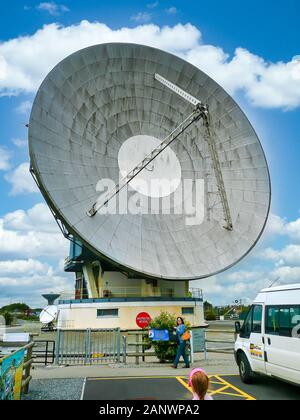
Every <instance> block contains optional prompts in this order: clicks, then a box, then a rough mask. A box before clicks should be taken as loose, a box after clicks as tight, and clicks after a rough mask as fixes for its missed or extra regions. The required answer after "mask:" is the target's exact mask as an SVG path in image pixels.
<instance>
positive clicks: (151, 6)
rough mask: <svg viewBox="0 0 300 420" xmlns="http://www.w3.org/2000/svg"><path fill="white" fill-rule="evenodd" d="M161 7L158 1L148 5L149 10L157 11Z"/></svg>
mask: <svg viewBox="0 0 300 420" xmlns="http://www.w3.org/2000/svg"><path fill="white" fill-rule="evenodd" d="M158 5H159V2H158V1H155V2H153V3H149V4H147V7H148V9H155V8H156V7H157V6H158Z"/></svg>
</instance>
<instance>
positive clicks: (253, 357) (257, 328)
mask: <svg viewBox="0 0 300 420" xmlns="http://www.w3.org/2000/svg"><path fill="white" fill-rule="evenodd" d="M263 315H264V308H263V305H262V304H255V305H254V306H252V308H251V310H250V312H249V313H248V316H247V318H246V320H245V323H244V325H243V327H242V329H241V333H240V338H241V339H242V340H243V349H244V352H245V353H246V355H247V357H248V359H249V361H250V363H251V366H252V370H253V371H254V372H257V373H263V374H265V373H266V366H265V357H264V352H265V347H264V337H263Z"/></svg>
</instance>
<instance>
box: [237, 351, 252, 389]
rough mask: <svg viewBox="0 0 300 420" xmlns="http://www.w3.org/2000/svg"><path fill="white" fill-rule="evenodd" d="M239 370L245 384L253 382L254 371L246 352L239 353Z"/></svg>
mask: <svg viewBox="0 0 300 420" xmlns="http://www.w3.org/2000/svg"><path fill="white" fill-rule="evenodd" d="M239 370H240V377H241V380H242V381H243V383H244V384H251V383H252V381H253V377H254V374H253V371H252V369H251V366H250V363H249V362H248V359H247V357H246V355H245V354H244V353H241V354H240V355H239Z"/></svg>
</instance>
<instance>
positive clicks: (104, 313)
mask: <svg viewBox="0 0 300 420" xmlns="http://www.w3.org/2000/svg"><path fill="white" fill-rule="evenodd" d="M118 316H119V309H97V318H102V317H110V318H113V317H118Z"/></svg>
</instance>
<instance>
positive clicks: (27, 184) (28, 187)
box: [5, 162, 39, 195]
mask: <svg viewBox="0 0 300 420" xmlns="http://www.w3.org/2000/svg"><path fill="white" fill-rule="evenodd" d="M5 179H6V181H7V182H9V183H10V184H11V185H12V189H11V192H10V194H11V195H19V194H28V193H37V192H39V189H38V187H37V186H36V184H35V182H34V180H33V178H32V176H31V174H30V172H29V163H27V162H25V163H22V164H21V165H19V166H18V167H17V168H15V169H14V170H13V171H12V172H10V173H8V174H6V175H5Z"/></svg>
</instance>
